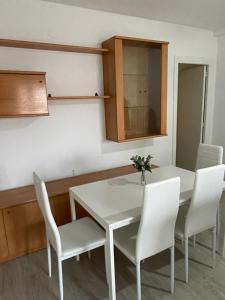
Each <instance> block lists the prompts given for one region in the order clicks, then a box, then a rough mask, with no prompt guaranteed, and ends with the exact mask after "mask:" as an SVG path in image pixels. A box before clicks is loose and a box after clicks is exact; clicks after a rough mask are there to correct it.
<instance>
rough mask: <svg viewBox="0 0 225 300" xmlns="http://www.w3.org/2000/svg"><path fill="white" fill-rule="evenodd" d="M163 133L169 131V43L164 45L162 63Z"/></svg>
mask: <svg viewBox="0 0 225 300" xmlns="http://www.w3.org/2000/svg"><path fill="white" fill-rule="evenodd" d="M161 72H162V74H161V134H166V132H167V80H168V45H167V44H163V45H162V65H161Z"/></svg>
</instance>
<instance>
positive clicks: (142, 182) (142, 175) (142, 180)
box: [141, 170, 146, 185]
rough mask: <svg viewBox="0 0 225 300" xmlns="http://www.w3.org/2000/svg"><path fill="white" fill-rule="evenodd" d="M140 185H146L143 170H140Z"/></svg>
mask: <svg viewBox="0 0 225 300" xmlns="http://www.w3.org/2000/svg"><path fill="white" fill-rule="evenodd" d="M141 185H146V178H145V170H142V171H141Z"/></svg>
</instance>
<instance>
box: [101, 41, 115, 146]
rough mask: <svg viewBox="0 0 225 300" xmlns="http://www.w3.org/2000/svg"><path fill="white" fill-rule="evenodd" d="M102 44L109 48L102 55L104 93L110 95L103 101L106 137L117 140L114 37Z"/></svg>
mask: <svg viewBox="0 0 225 300" xmlns="http://www.w3.org/2000/svg"><path fill="white" fill-rule="evenodd" d="M102 46H103V47H104V48H108V49H109V52H108V53H106V54H104V55H103V57H102V59H103V77H104V80H103V83H104V93H105V94H107V95H110V99H108V101H105V102H104V106H105V127H106V138H107V139H108V140H111V141H115V142H117V141H118V136H117V114H116V112H117V110H116V105H117V104H116V101H117V100H116V71H115V39H113V38H111V39H109V40H107V41H105V42H103V43H102Z"/></svg>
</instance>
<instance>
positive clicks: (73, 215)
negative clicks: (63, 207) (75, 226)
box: [69, 191, 76, 221]
mask: <svg viewBox="0 0 225 300" xmlns="http://www.w3.org/2000/svg"><path fill="white" fill-rule="evenodd" d="M69 194H70V212H71V219H72V221H73V220H76V208H75V199H74V197H73V193H72V192H71V191H70V192H69Z"/></svg>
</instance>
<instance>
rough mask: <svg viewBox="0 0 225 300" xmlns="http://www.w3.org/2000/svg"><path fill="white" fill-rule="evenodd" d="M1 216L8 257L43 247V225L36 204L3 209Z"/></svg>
mask: <svg viewBox="0 0 225 300" xmlns="http://www.w3.org/2000/svg"><path fill="white" fill-rule="evenodd" d="M3 216H4V223H5V230H6V236H7V242H8V251H9V256H10V257H16V256H20V255H24V254H26V253H29V252H32V251H35V250H39V249H41V248H43V247H44V246H45V225H44V222H43V218H42V215H41V212H40V209H39V207H38V204H37V202H32V203H27V204H24V205H18V206H15V207H11V208H7V209H4V210H3Z"/></svg>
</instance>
